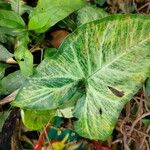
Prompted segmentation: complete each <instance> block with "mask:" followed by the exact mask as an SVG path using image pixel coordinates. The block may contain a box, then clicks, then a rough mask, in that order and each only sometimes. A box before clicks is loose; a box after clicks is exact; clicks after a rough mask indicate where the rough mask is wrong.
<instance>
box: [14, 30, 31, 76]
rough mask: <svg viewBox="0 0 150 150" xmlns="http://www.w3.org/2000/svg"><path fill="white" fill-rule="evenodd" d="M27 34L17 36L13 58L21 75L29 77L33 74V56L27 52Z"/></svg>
mask: <svg viewBox="0 0 150 150" xmlns="http://www.w3.org/2000/svg"><path fill="white" fill-rule="evenodd" d="M28 41H29V37H28V33H27V32H26V33H24V34H22V35H20V36H18V41H17V44H16V50H15V58H16V60H17V62H18V63H19V66H20V69H21V72H22V74H24V75H26V76H30V75H32V74H33V55H32V53H31V52H30V51H29V50H28Z"/></svg>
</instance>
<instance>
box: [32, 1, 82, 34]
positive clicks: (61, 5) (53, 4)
mask: <svg viewBox="0 0 150 150" xmlns="http://www.w3.org/2000/svg"><path fill="white" fill-rule="evenodd" d="M84 4H85V2H84V0H74V1H70V0H56V1H53V0H44V1H43V0H39V1H38V4H37V7H36V8H35V10H34V11H33V14H32V15H31V16H30V20H29V29H30V30H35V31H36V32H44V31H46V30H48V28H50V27H51V26H53V25H55V24H56V23H57V22H58V21H60V20H62V19H64V18H65V17H67V16H68V15H69V14H71V13H72V12H74V11H76V10H78V9H79V8H81V7H82V6H84Z"/></svg>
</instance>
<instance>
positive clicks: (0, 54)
mask: <svg viewBox="0 0 150 150" xmlns="http://www.w3.org/2000/svg"><path fill="white" fill-rule="evenodd" d="M11 57H13V54H12V53H10V52H9V51H8V50H7V49H6V48H5V47H4V46H3V45H0V61H6V60H7V59H8V58H11Z"/></svg>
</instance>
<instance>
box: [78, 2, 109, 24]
mask: <svg viewBox="0 0 150 150" xmlns="http://www.w3.org/2000/svg"><path fill="white" fill-rule="evenodd" d="M77 14H78V15H77V23H78V25H82V24H85V23H87V22H90V21H94V20H98V19H101V18H104V17H106V16H108V15H109V14H108V13H107V12H105V11H104V10H103V9H100V8H98V7H96V6H91V5H87V6H85V7H83V8H81V9H80V10H78V12H77Z"/></svg>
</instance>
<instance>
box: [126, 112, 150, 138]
mask: <svg viewBox="0 0 150 150" xmlns="http://www.w3.org/2000/svg"><path fill="white" fill-rule="evenodd" d="M146 116H150V112H148V113H145V114H143V115H142V116H140V117H139V118H137V119H136V120H135V121H134V122H133V124H132V126H131V129H130V131H129V133H128V134H129V135H131V133H132V132H133V129H134V127H135V126H136V124H137V123H138V122H139V121H140V120H141V119H142V118H145V117H146Z"/></svg>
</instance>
